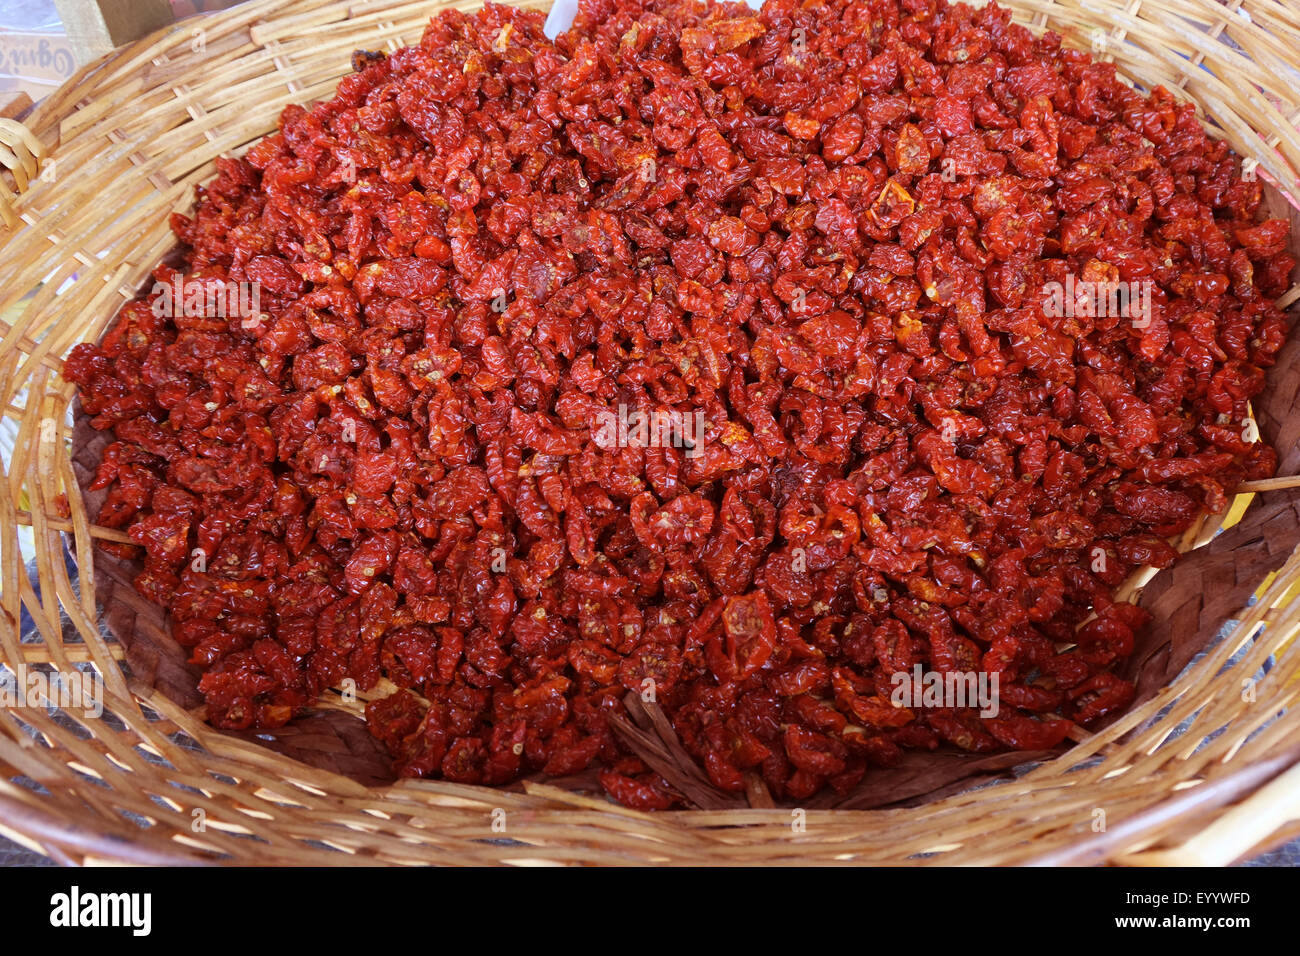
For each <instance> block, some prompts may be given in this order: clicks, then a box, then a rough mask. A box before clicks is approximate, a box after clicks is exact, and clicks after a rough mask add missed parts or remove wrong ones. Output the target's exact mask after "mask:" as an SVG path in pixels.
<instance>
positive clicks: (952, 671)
mask: <svg viewBox="0 0 1300 956" xmlns="http://www.w3.org/2000/svg"><path fill="white" fill-rule="evenodd" d="M353 67H354V69H355V70H356V73H355V74H354V75H350V76H348V77H345V78H344V79H343V80H341V81H340V83H339V87H338V93H337V95H336V96H335V97H334V98H333V99H331V100H329V101H327V102H324V103H321V104H318V105H316V106H313V107H311V108H310V109H307V108H303V107H298V106H291V107H289V108H287V109H286V110H285V111H284V113H283V115H282V117H281V121H280V130H279V132H278V133H276V134H275V135H272V136H269V137H267V138H266V139H265V140H263V141H262V142H260V143H258V144H257V145H255V146H254V147H253V148H252V149H251V150H250V151H249V152H248V154H247V156H246V157H244V158H243V159H223V160H221V161H219V162H218V176H217V177H216V179H215V180H214V181H212V182H211V183H209V184H208V185H206V186H205V187H203V188H201V189H200V190H199V202H198V207H197V209H196V211H195V212H194V214H193V216H192V217H189V218H186V217H183V216H177V217H176V218H175V219H174V221H173V227H174V229H175V231H176V234H177V236H178V237H179V238H180V240H181V241H182V242H183V243H184V246H185V249H184V264H185V265H184V272H183V273H177V272H176V271H174V270H172V269H170V268H168V267H166V266H160V267H159V268H158V270H157V273H156V276H157V279H158V281H159V282H160V283H162V286H163V287H166V288H168V289H173V288H174V289H176V290H182V289H187V288H191V287H197V288H199V289H200V290H201V291H204V290H213V289H220V288H222V287H224V285H225V284H226V283H256V289H257V290H258V292H259V294H260V301H259V303H258V309H256V310H255V311H254V312H252V313H248V314H241V315H233V316H232V315H228V314H227V313H224V312H222V313H220V314H211V313H210V312H209V311H205V310H203V309H200V310H197V311H193V310H190V309H186V308H181V309H179V310H177V309H175V308H173V309H172V310H171V311H172V313H173V314H172V315H171V316H170V317H168V316H167V314H166V313H167V309H165V308H159V305H160V303H163V304H166V302H170V301H171V298H166V299H165V300H164V294H163V293H162V292H160V291H155V292H154V293H152V294H151V295H150V296H149V297H148V298H146V299H144V300H141V301H139V302H133V303H131V304H129V305H127V306H126V307H125V308H124V309H123V310H122V312H121V315H120V317H119V321H118V322H117V324H116V325H115V326H114V328H113V329H112V330H111V331H110V332H109V334H108V335H106V336H105V338H104V340H103V341H102V342H101V343H100V344H99V345H98V346H93V347H92V346H79V347H78V348H76V349H74V350H73V352H72V354H71V355H70V356H69V357H68V360H67V363H66V375H67V377H68V378H69V379H71V380H72V381H74V382H76V383H77V384H78V385H79V386H81V400H82V404H83V407H84V409H85V410H86V412H87V413H88V414H89V415H90V416H92V423H93V424H94V425H95V427H97V428H101V429H112V430H113V431H114V434H115V437H116V439H117V440H116V441H115V442H114V443H113V444H111V445H110V446H109V447H108V449H107V451H106V452H105V454H104V458H103V461H102V463H101V466H100V470H99V473H98V475H97V477H96V480H95V483H94V487H95V488H107V489H108V499H107V501H106V502H105V504H104V506H103V509H102V510H101V513H100V515H99V521H100V522H101V523H103V524H105V525H109V526H111V527H121V528H126V529H128V532H129V534H130V536H131V539H132V540H133V541H135V542H137V545H138V548H137V552H138V553H139V554H140V555H142V556H143V562H144V569H143V572H142V573H141V574H140V576H139V578H138V580H137V586H138V587H139V589H140V590H141V592H142V593H144V594H145V595H146V596H147V597H149V598H150V599H152V600H155V601H158V602H160V603H162V604H163V605H165V606H166V607H167V608H168V610H169V611H170V613H171V619H172V624H173V629H174V633H175V634H176V637H177V639H178V640H179V641H180V642H181V643H182V644H184V645H185V646H187V647H191V648H193V654H194V660H195V661H196V662H197V663H200V664H202V665H203V666H204V667H205V668H206V669H207V670H206V675H205V676H204V678H203V681H202V684H201V690H202V691H203V693H204V695H205V697H206V699H207V703H208V713H209V715H210V719H211V720H212V721H213V722H214V723H215V724H217V725H219V726H223V727H237V728H243V727H270V726H275V725H278V724H283V723H284V722H285V721H287V720H289V719H290V718H291V717H292V716H293V715H294V714H295V713H298V712H300V711H302V710H303V709H305V708H307V707H309V706H310V705H311V703H312V701H313V699H314V698H315V697H316V695H318V694H319V693H320V692H321V691H322V689H324V688H326V687H329V686H336V685H337V684H338V683H339V682H340V681H342V680H343V679H345V678H350V679H352V680H354V681H356V683H357V684H358V686H359V687H361V688H362V689H366V688H370V687H373V686H374V685H375V684H376V682H377V681H378V680H379V679H380V677H381V676H382V677H387V678H388V679H389V680H391V681H393V682H394V683H396V684H397V685H398V686H399V687H400V688H401V689H400V690H399V692H398V693H396V694H393V695H391V696H389V697H387V698H385V699H382V700H376V701H374V702H372V703H371V704H370V705H369V706H368V707H367V719H368V720H369V723H370V726H371V729H372V731H373V732H374V733H375V734H376V736H378V737H379V738H380V739H381V740H382V741H383V742H384V743H385V745H386V746H387V747H388V749H389V750H390V751H391V752H392V753H393V755H394V757H395V759H396V762H397V766H398V769H399V771H400V772H401V773H404V774H409V775H415V776H443V777H446V778H447V779H450V780H456V781H460V782H466V783H487V784H500V783H504V782H507V781H509V780H511V779H514V778H515V777H517V776H519V775H521V774H525V773H533V772H542V773H547V774H557V775H564V774H573V773H577V772H579V771H581V770H583V769H584V768H586V767H588V766H590V765H592V764H599V765H601V766H603V767H604V769H603V770H602V771H601V773H600V780H601V783H602V785H603V786H604V787H605V788H606V790H607V791H608V792H609V793H610V794H611V795H612V796H613V797H614V798H615V799H617V800H620V801H622V802H623V803H625V804H627V805H629V806H634V807H639V808H643V809H656V808H666V807H670V806H674V805H677V804H678V803H679V802H680V800H681V798H680V796H679V795H677V794H675V793H674V792H673V791H672V789H671V787H670V786H669V785H668V784H667V783H666V782H665V781H664V780H663V779H661V778H659V777H658V776H657V775H656V774H654V773H653V772H652V771H651V770H650V768H648V767H647V766H646V765H645V764H643V763H641V761H640V760H638V759H635V758H630V757H628V756H627V755H626V754H625V753H624V752H623V751H621V749H620V744H619V743H618V741H617V739H616V738H615V737H614V735H613V734H612V732H611V728H610V724H609V721H608V717H609V715H611V714H615V713H619V712H621V709H622V707H623V704H622V700H623V698H624V695H625V694H626V693H627V692H628V691H632V692H634V693H640V694H644V695H650V694H653V695H654V699H655V700H656V702H657V703H658V704H659V705H660V706H661V707H662V708H663V710H664V712H665V713H666V714H667V715H668V718H669V719H670V720H671V721H672V723H673V726H674V728H675V729H676V731H677V733H678V735H679V736H680V738H681V739H682V741H683V743H684V745H685V746H686V747H687V748H688V750H690V752H691V753H692V754H694V755H695V757H697V758H698V759H699V760H700V762H701V764H702V765H703V766H704V768H705V770H706V771H707V773H708V775H709V777H710V779H711V780H712V781H713V782H714V784H715V785H717V786H718V787H719V788H721V789H724V790H728V791H740V790H743V789H744V787H745V785H746V780H745V773H746V772H753V773H757V774H759V775H761V777H762V779H763V780H764V781H765V782H766V783H767V785H768V786H769V787H770V788H771V790H772V791H773V792H774V793H775V794H776V795H778V796H780V797H783V798H787V799H794V800H803V799H806V798H807V797H810V796H811V795H813V794H814V793H816V792H817V791H818V790H820V789H821V788H823V787H824V786H831V787H832V788H834V789H835V790H836V791H839V792H844V791H847V790H849V789H851V788H852V787H853V786H855V785H856V784H857V782H858V781H859V780H860V779H861V778H862V776H863V774H864V772H866V771H867V768H868V767H870V766H888V765H891V764H892V763H895V762H897V760H898V759H899V758H900V756H901V753H902V748H920V749H933V748H935V747H938V746H940V744H941V743H945V742H946V743H947V744H950V745H953V746H956V747H960V748H964V749H967V750H972V751H980V752H983V751H989V750H996V749H998V748H1006V747H1010V748H1022V749H1040V748H1048V747H1052V746H1054V745H1056V744H1058V743H1059V742H1060V741H1061V740H1063V739H1064V737H1065V736H1066V734H1067V733H1068V732H1069V731H1070V729H1071V724H1070V721H1071V720H1073V721H1077V722H1079V723H1082V724H1085V725H1086V724H1088V723H1090V722H1092V721H1095V720H1099V719H1101V718H1103V717H1105V716H1107V715H1109V714H1113V713H1115V712H1116V711H1118V710H1119V709H1120V708H1123V707H1124V706H1126V705H1127V704H1128V703H1129V701H1130V700H1131V699H1132V695H1133V688H1132V686H1131V685H1129V684H1128V683H1126V682H1125V681H1123V680H1121V679H1119V678H1118V677H1116V676H1115V675H1114V674H1113V673H1112V669H1113V668H1114V667H1115V666H1116V664H1117V663H1119V662H1120V661H1122V660H1123V659H1124V658H1125V657H1126V656H1127V655H1128V654H1130V653H1131V651H1132V648H1133V646H1134V641H1135V640H1136V638H1137V637H1138V636H1139V634H1140V633H1141V630H1142V628H1143V627H1144V626H1145V624H1146V615H1145V612H1143V611H1141V610H1139V609H1137V608H1134V607H1132V606H1129V605H1120V604H1115V603H1114V601H1113V598H1112V593H1113V589H1114V587H1115V586H1116V585H1117V584H1118V583H1119V582H1120V581H1121V580H1123V578H1124V577H1125V576H1126V575H1127V574H1128V573H1129V572H1130V571H1132V570H1133V569H1134V568H1135V567H1137V566H1139V565H1142V564H1151V565H1156V566H1165V565H1168V564H1169V563H1170V562H1171V561H1173V560H1174V558H1175V552H1174V551H1173V549H1172V547H1171V546H1170V544H1169V543H1168V540H1167V539H1168V537H1169V536H1171V535H1175V534H1178V533H1180V532H1181V531H1183V530H1185V529H1186V528H1187V527H1188V526H1189V524H1190V523H1191V522H1192V521H1193V520H1195V518H1196V516H1197V515H1198V514H1199V513H1201V512H1203V511H1205V510H1214V509H1218V508H1221V507H1223V505H1224V504H1225V502H1226V496H1227V495H1228V494H1229V493H1230V492H1231V491H1232V490H1233V488H1234V487H1235V486H1236V485H1237V484H1238V483H1239V482H1240V481H1241V480H1242V479H1243V478H1258V477H1261V476H1264V475H1267V474H1269V473H1270V472H1271V470H1272V468H1273V467H1274V463H1275V461H1276V457H1275V456H1274V455H1273V453H1272V452H1271V450H1270V449H1268V448H1266V447H1264V446H1262V445H1260V444H1258V443H1255V442H1254V435H1253V434H1251V431H1252V425H1251V423H1250V422H1249V402H1250V400H1251V399H1252V397H1254V396H1256V395H1258V394H1259V392H1260V390H1261V389H1262V387H1263V384H1264V372H1263V370H1264V369H1265V368H1267V367H1268V366H1269V365H1270V364H1272V362H1273V357H1274V355H1275V353H1276V352H1277V350H1278V349H1279V348H1280V346H1281V344H1282V341H1283V337H1284V323H1283V317H1282V315H1281V314H1280V313H1279V311H1278V310H1277V309H1276V308H1275V307H1274V306H1273V304H1272V300H1273V298H1274V297H1276V296H1277V295H1279V294H1280V293H1281V292H1282V291H1283V288H1284V286H1285V284H1286V282H1287V280H1288V277H1289V276H1290V274H1291V273H1292V271H1293V267H1294V265H1295V262H1294V260H1293V259H1292V258H1291V256H1290V255H1288V254H1287V252H1286V239H1287V227H1286V224H1285V223H1284V222H1282V221H1279V220H1264V221H1259V212H1260V205H1261V190H1260V185H1259V184H1258V183H1256V182H1253V181H1249V180H1248V179H1247V178H1244V177H1243V176H1242V175H1241V173H1240V166H1239V164H1238V161H1237V159H1236V158H1235V157H1234V156H1233V155H1232V154H1231V153H1230V152H1229V151H1228V149H1227V148H1226V147H1225V146H1224V145H1223V144H1221V143H1216V142H1213V141H1211V140H1209V139H1207V138H1206V136H1205V134H1204V133H1203V132H1202V130H1201V128H1200V126H1199V125H1198V123H1197V121H1196V117H1195V115H1194V114H1193V111H1192V109H1191V108H1190V107H1189V106H1186V105H1179V104H1178V103H1176V102H1175V101H1174V99H1173V97H1172V96H1171V95H1170V94H1169V93H1167V92H1166V91H1164V90H1162V89H1157V90H1155V91H1154V92H1153V93H1152V94H1151V95H1150V96H1142V95H1140V94H1139V93H1137V92H1135V91H1134V90H1132V89H1131V88H1129V87H1128V86H1126V85H1125V84H1123V83H1122V82H1121V81H1120V80H1119V79H1118V78H1117V77H1116V75H1115V71H1114V68H1113V67H1112V66H1111V65H1109V64H1105V63H1097V62H1093V61H1092V60H1091V58H1090V57H1089V56H1087V55H1086V54H1084V53H1081V52H1077V51H1074V50H1070V49H1066V48H1064V47H1062V45H1061V40H1060V38H1059V37H1057V36H1056V35H1055V34H1052V33H1047V34H1045V35H1044V36H1042V37H1039V38H1035V37H1034V36H1033V35H1031V34H1030V32H1029V31H1028V30H1026V29H1024V28H1022V27H1020V26H1017V25H1014V24H1012V23H1011V22H1010V18H1009V16H1008V14H1007V12H1006V11H1005V10H1002V9H1001V8H999V7H997V6H995V5H988V6H985V7H983V8H982V9H979V10H974V9H971V8H970V7H968V6H965V5H961V4H958V5H954V6H949V5H948V4H947V3H945V2H943V0H906V2H900V0H853V2H849V0H828V2H825V3H817V4H802V3H798V2H796V0H768V2H767V3H766V4H765V5H764V6H763V8H762V10H761V11H760V12H757V13H755V12H752V11H749V10H747V9H745V8H742V7H740V6H739V5H735V4H729V5H725V6H706V5H703V4H696V3H685V2H681V0H647V2H644V3H642V2H640V0H584V3H583V4H582V7H581V10H580V12H579V16H578V20H577V22H576V24H575V27H574V29H573V30H572V31H570V32H569V33H566V34H564V35H562V36H560V37H559V38H558V39H557V40H556V41H555V42H554V43H551V42H548V41H547V40H546V39H545V38H544V36H543V35H542V18H541V15H540V14H538V13H536V12H533V11H527V10H520V9H514V8H503V7H496V6H490V5H489V6H487V7H485V8H484V9H483V10H482V11H480V12H478V13H476V14H474V15H473V16H468V15H466V14H464V13H461V12H458V11H450V12H447V13H443V14H442V15H440V16H439V17H437V18H436V19H435V20H433V21H432V23H431V24H430V25H429V27H428V30H427V31H426V33H425V36H424V39H423V40H422V42H421V43H420V44H419V45H418V46H414V47H409V48H403V49H399V50H396V51H394V52H392V53H391V54H389V55H386V56H377V55H371V54H364V53H363V54H359V55H358V56H356V57H354V60H353ZM1120 286H1123V288H1124V289H1126V290H1127V297H1126V298H1127V303H1128V305H1129V306H1134V305H1143V304H1144V305H1143V308H1142V309H1141V312H1140V314H1138V313H1137V312H1135V311H1133V310H1130V311H1128V312H1117V311H1116V309H1115V308H1100V307H1098V306H1099V305H1100V304H1102V302H1103V300H1102V299H1099V298H1096V297H1095V296H1094V297H1092V298H1090V297H1089V295H1088V294H1081V292H1080V290H1082V289H1093V288H1097V287H1100V288H1103V289H1106V288H1110V289H1113V290H1117V289H1118V288H1119V287H1120ZM1049 290H1055V291H1054V293H1053V294H1054V295H1055V296H1056V298H1055V300H1053V298H1052V295H1049V294H1048V292H1049ZM1134 290H1136V293H1135V291H1134ZM1135 295H1136V297H1135ZM1108 301H1109V300H1108ZM1113 301H1114V302H1115V303H1116V304H1118V302H1119V292H1118V291H1116V292H1115V297H1114V299H1113ZM1053 303H1054V304H1053ZM1090 303H1091V304H1090ZM1107 304H1108V302H1107ZM1062 648H1064V649H1063V650H1062ZM915 668H920V669H921V670H922V671H923V672H927V673H932V674H937V675H938V676H940V677H945V678H946V677H948V676H953V675H956V676H961V675H964V674H969V673H973V672H980V673H983V674H994V675H996V676H997V677H998V678H999V679H1000V681H1001V687H1002V690H1001V692H1000V695H999V700H998V703H999V705H1000V712H999V713H998V714H997V715H995V716H989V715H985V716H981V713H980V707H979V705H978V704H976V703H975V702H972V701H967V702H966V703H964V704H955V705H954V704H953V703H952V702H951V701H948V702H946V703H945V705H944V706H937V707H933V706H929V705H927V703H926V701H925V700H924V698H922V699H920V700H917V701H912V702H911V703H910V704H907V705H906V706H905V705H904V704H903V703H902V702H899V701H897V700H895V699H893V691H894V690H895V689H896V687H897V686H898V685H897V682H896V680H895V677H896V676H897V675H900V674H901V675H907V676H908V679H909V680H910V679H911V676H910V675H912V674H913V672H914V669H915Z"/></svg>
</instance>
